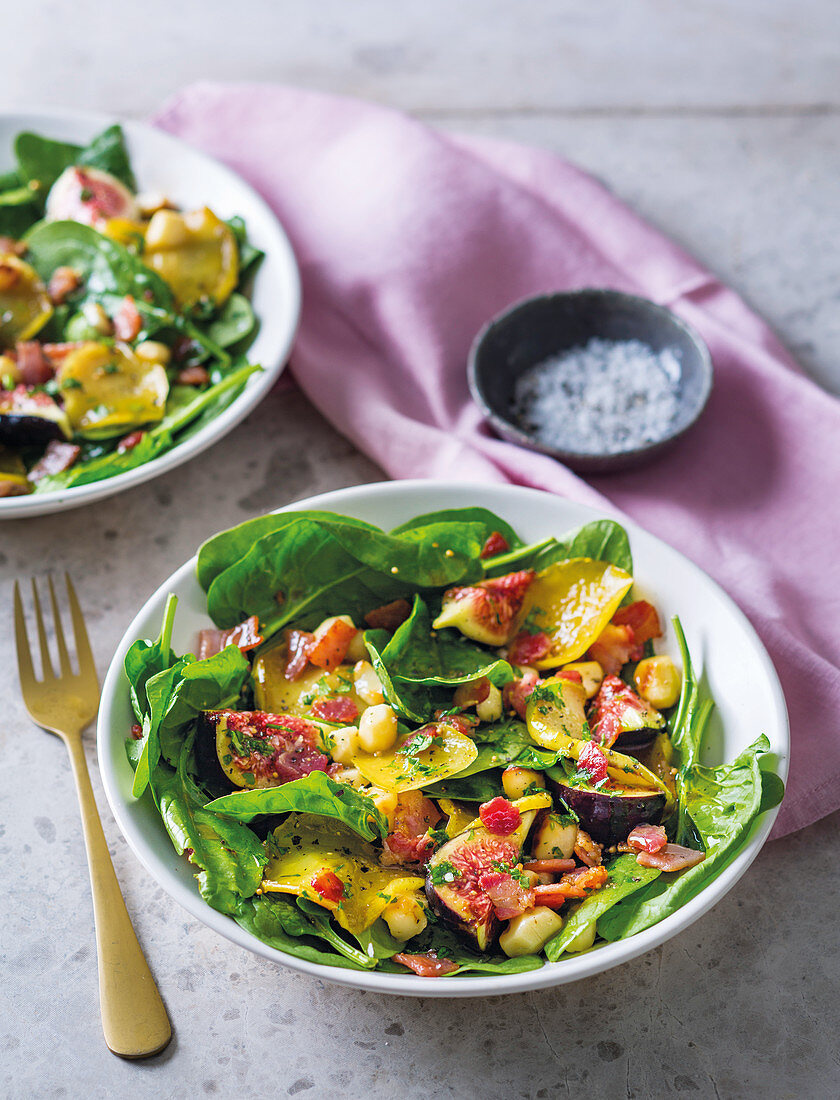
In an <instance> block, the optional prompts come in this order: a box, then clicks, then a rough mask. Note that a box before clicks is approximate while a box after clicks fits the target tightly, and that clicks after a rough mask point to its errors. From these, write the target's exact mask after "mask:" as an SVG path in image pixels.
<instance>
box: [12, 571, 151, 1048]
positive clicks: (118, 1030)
mask: <svg viewBox="0 0 840 1100" xmlns="http://www.w3.org/2000/svg"><path fill="white" fill-rule="evenodd" d="M65 580H66V582H67V598H68V602H69V606H70V617H71V619H72V622H73V633H74V636H75V641H76V659H77V663H78V666H79V671H78V673H77V674H76V673H74V672H73V671H72V668H71V666H70V655H69V653H68V651H67V643H66V641H65V639H64V631H63V629H62V625H61V616H60V614H59V610H58V601H57V600H56V596H55V589H54V587H53V582H52V577H50V578H49V579H48V583H49V592H50V603H51V604H52V613H53V622H54V631H55V641H56V646H57V648H58V663H59V670H60V671H59V675H58V676H56V674H55V673H54V672H53V666H52V661H51V660H50V651H49V648H48V645H47V633H46V630H45V628H44V617H43V615H42V614H41V601H40V599H39V598H38V588H37V585H36V584H35V581H34V579H33V581H32V602H33V604H34V608H35V622H36V624H37V628H38V647H39V649H40V653H41V668H42V675H43V679H42V680H36V679H35V670H34V668H33V664H32V654H31V651H30V649H29V638H28V637H27V633H26V621H25V619H24V614H23V600H22V599H21V594H20V586H19V585H18V583H17V582H15V642H16V644H17V658H18V671H19V673H20V686H21V690H22V692H23V701H24V703H25V705H26V709H27V710H28V711H29V715H30V717H31V718H32V721H33V722H35V723H37V724H38V725H39V726H41V727H42V728H43V729H46V730H51V731H52V732H53V733H56V734H58V736H59V737H60V738H61V740H62V741H63V742H64V744H65V745H66V746H67V750H68V752H69V753H70V762H71V764H72V765H73V775H74V777H75V779H76V791H77V793H78V796H79V807H80V809H81V813H82V829H83V832H84V836H85V847H86V848H87V856H88V866H89V868H90V884H91V891H92V893H93V918H94V923H95V926H96V953H97V958H98V960H99V1007H100V1012H101V1015H102V1030H103V1031H104V1033H105V1042H106V1043H107V1044H108V1046H109V1048H110V1049H111V1050H112V1051H113V1052H114V1054H119V1055H120V1056H121V1057H122V1058H147V1057H149V1056H150V1055H152V1054H158V1053H159V1052H160V1051H161V1050H163V1048H164V1047H165V1046H166V1044H167V1043H168V1042H169V1040H170V1038H171V1035H172V1029H171V1027H170V1024H169V1017H168V1016H167V1014H166V1009H165V1008H164V1005H163V1001H162V1000H161V997H160V993H159V992H158V989H157V986H156V985H155V980H154V978H153V977H152V973H151V971H150V970H149V966H148V963H147V962H146V960H145V958H144V957H143V951H142V948H141V947H140V944H139V943H138V942H137V936H136V935H135V932H134V929H133V927H132V925H131V918H130V917H129V915H128V912H127V910H126V907H125V902H124V901H123V896H122V894H121V893H120V886H119V883H118V882H117V876H116V875H115V874H114V866H113V864H112V863H111V856H110V854H109V852H108V845H107V843H106V841H105V834H104V833H103V832H102V822H101V821H100V819H99V812H98V811H97V809H96V801H95V799H94V797H93V788H92V787H91V785H90V775H89V774H88V770H87V764H86V762H85V752H84V749H83V747H82V730H83V729H85V727H86V726H88V725H89V724H90V723H91V722H92V721H93V718H94V717H95V715H96V711H97V708H98V706H99V680H98V679H97V676H96V666H95V665H94V662H93V653H92V652H91V648H90V642H89V641H88V635H87V630H86V629H85V620H84V618H83V616H82V610H81V608H80V607H79V601H78V600H77V598H76V593H75V591H74V589H73V585H72V583H71V581H70V578H69V576H67V574H66V573H65Z"/></svg>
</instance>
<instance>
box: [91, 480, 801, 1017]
mask: <svg viewBox="0 0 840 1100" xmlns="http://www.w3.org/2000/svg"><path fill="white" fill-rule="evenodd" d="M479 488H480V489H482V490H487V491H491V492H492V493H493V494H494V495H496V496H499V497H502V498H504V497H507V498H508V499H510V500H513V499H514V498H516V499H517V500H520V501H521V500H523V499H524V500H528V499H530V500H531V501H532V502H533V504H534V507H535V510H536V512H537V514H539V510H540V505H541V504H543V502H544V500H545V498H546V497H554V496H555V494H552V493H546V492H544V491H542V490H538V489H530V488H525V487H522V486H514V485H495V484H493V485H482V486H478V485H476V484H475V483H474V482H463V481H456V482H449V481H442V480H436V479H412V480H406V481H396V482H394V481H385V482H375V483H372V484H366V485H357V486H352V487H348V488H345V489H337V490H331V491H328V492H325V493H320V494H318V495H316V496H314V497H307V498H304V499H301V500H299V501H295V502H293V503H291V504H287V505H284V506H283V507H281V508H277V509H274V512H286V511H300V510H302V509H305V508H312V507H315V508H319V509H323V510H330V509H343V510H345V512H346V513H350V514H352V509H353V508H354V506H356V505H357V504H359V503H360V504H361V505H362V506H363V507H364V505H365V504H366V503H367V502H368V501H370V500H371V499H373V500H376V499H377V498H380V497H387V496H388V495H390V494H394V493H399V494H401V495H403V496H407V497H409V498H410V497H412V496H422V495H423V494H425V493H428V492H429V491H430V490H440V491H444V490H445V491H446V492H447V493H451V492H453V491H454V492H456V493H459V492H462V493H464V494H465V495H467V499H469V498H470V497H472V498H474V497H475V494H476V490H477V489H479ZM569 503H571V504H573V505H574V507H575V508H576V509H577V510H578V511H579V512H580V513H581V514H582V515H584V516H587V515H588V516H589V517H590V518H593V519H598V518H604V517H605V516H606V517H609V518H613V517H615V518H617V519H618V520H619V522H621V523H622V524H623V525H624V526H625V527H626V529H627V531H628V534H629V535H630V537H631V541H632V539H633V538H634V537H636V538H638V537H642V538H643V539H647V540H652V542H653V544H654V545H655V548H657V549H658V550H660V551H661V550H663V549H664V550H665V551H666V552H667V553H668V554H673V555H677V556H678V557H679V558H680V559H681V561H682V564H683V565H684V566H685V567H686V568H687V570H688V572H689V573H690V574H692V575H693V576H694V577H695V578H696V579H698V580H699V581H701V582H702V583H703V584H709V585H711V586H712V587H713V588H714V589H715V590H716V595H717V596H718V597H719V598H720V600H721V601H722V603H723V604H724V605H725V607H726V608H727V610H728V611H729V613H730V614H732V615H733V616H734V617H735V618H736V619H737V620H738V621H739V623H740V625H741V627H742V628H743V630H744V636H745V638H746V640H747V641H748V642H750V643H751V645H752V648H753V649H754V651H755V653H756V656H757V658H758V660H759V663H760V665H761V667H762V670H763V672H764V674H765V676H766V677H767V683H768V687H769V692H770V698H771V701H772V706H773V711H774V715H775V729H774V730H769V729H768V730H767V731H766V732H767V733H768V736H769V737H770V740H771V744H773V747H774V751H775V752H776V753H777V771H778V773H779V775H780V776H781V778H782V779H783V780H786V779H787V773H788V762H789V754H790V733H789V721H788V714H787V707H786V704H785V699H784V695H783V693H782V688H781V684H780V683H779V679H778V676H777V674H776V670H775V668H774V666H773V662H772V660H771V659H770V656H769V654H768V653H767V650H766V649H765V648H764V645H763V643H762V642H761V640H760V638H759V637H758V634H757V633H756V631H755V628H754V627H753V626H752V624H751V623H750V621H749V619H747V617H746V615H745V614H744V613H743V611H741V609H740V608H739V607H738V605H737V604H736V603H735V601H734V600H733V599H732V598H731V597H730V596H729V595H728V594H727V593H726V592H725V591H724V590H723V589H722V588H721V587H720V586H719V585H718V584H717V582H716V581H714V580H712V578H711V577H709V576H708V574H706V573H705V572H704V571H703V570H702V569H701V568H700V567H699V566H697V565H695V564H694V563H693V562H692V561H691V560H690V559H689V558H686V557H685V556H684V555H683V554H681V553H680V552H679V551H678V550H675V549H674V548H673V547H671V546H669V545H668V544H667V543H666V542H664V540H662V539H660V538H658V537H657V536H655V535H652V534H651V533H650V532H648V531H646V530H645V529H644V528H643V527H641V526H640V525H639V524H637V523H635V522H634V521H632V520H629V519H627V518H626V517H624V516H622V515H621V514H620V513H618V512H617V511H616V510H612V511H611V510H610V509H601V508H595V507H593V506H592V505H588V504H582V503H578V502H569ZM495 507H496V508H497V509H498V510H502V509H503V507H504V501H502V503H501V504H498V505H496V506H495ZM195 565H196V555H193V557H191V558H190V559H189V560H188V561H187V562H185V563H184V564H183V565H182V566H181V567H180V568H178V569H177V570H176V571H175V572H174V573H172V574H171V575H170V577H168V578H167V579H166V580H165V581H164V582H163V583H162V584H161V585H159V587H158V588H157V589H156V590H155V592H154V593H152V595H151V596H150V597H149V598H148V599H147V600H146V601H145V603H144V604H143V605H142V607H141V608H140V610H139V611H138V612H137V614H136V615H135V616H134V618H133V619H132V621H131V623H130V624H129V626H128V628H127V629H126V631H125V634H124V635H123V637H122V639H121V641H120V643H119V645H118V647H117V649H116V652H115V654H114V657H113V658H112V660H111V664H110V666H109V668H108V672H107V674H106V676H105V680H104V683H103V687H102V698H101V703H100V709H99V715H98V720H97V757H98V762H99V770H100V774H101V777H102V783H103V787H104V790H105V795H106V797H107V800H108V803H109V805H110V807H111V810H112V812H113V814H114V818H115V819H116V822H117V825H118V827H119V829H120V831H121V832H122V834H123V836H124V837H125V839H126V841H127V842H128V845H129V847H130V848H131V849H132V851H133V852H134V854H135V855H136V856H137V858H138V859H139V860H140V862H141V864H142V865H143V866H144V867H145V868H146V870H147V871H148V872H149V874H150V875H151V876H152V878H153V879H154V881H155V882H156V883H157V884H158V885H159V886H160V887H161V888H162V889H163V890H164V891H165V892H166V893H167V894H169V896H170V897H171V898H173V900H175V901H176V902H178V904H179V905H181V906H182V908H184V909H186V910H187V912H188V913H190V914H191V915H192V916H193V917H195V918H196V919H198V920H199V921H201V922H202V923H203V924H205V925H207V926H208V927H209V928H211V929H212V930H213V931H215V932H218V933H219V934H220V935H222V936H223V937H225V938H226V939H228V940H230V941H231V942H233V943H235V944H237V945H238V946H240V947H243V948H246V949H247V950H250V951H252V952H254V953H255V954H257V955H260V956H261V957H263V958H265V959H267V960H270V961H272V962H275V963H280V964H281V965H283V966H286V967H288V968H289V969H292V970H295V971H299V972H301V973H304V974H308V975H310V976H313V977H317V978H320V979H321V980H323V981H327V982H332V983H334V984H338V985H346V986H351V987H353V988H356V989H363V990H367V991H370V992H376V993H389V994H395V995H404V996H417V997H473V996H489V995H497V994H501V993H521V992H526V991H529V990H535V989H545V988H549V987H552V986H555V985H561V984H565V983H567V982H571V981H577V980H581V979H584V978H588V977H594V976H596V975H598V974H600V973H602V972H604V971H606V970H609V969H611V968H612V967H614V966H618V965H620V964H621V963H624V962H629V961H631V960H632V959H634V958H637V957H638V956H639V955H642V954H644V953H645V952H646V951H649V950H651V949H652V948H654V947H657V946H658V945H659V944H661V943H664V942H665V941H666V940H669V939H671V938H672V937H673V936H674V935H676V934H677V933H679V932H681V931H684V930H685V929H686V928H688V927H689V926H690V925H691V924H693V923H694V922H695V921H696V920H697V919H699V918H700V917H701V916H702V915H703V914H704V913H706V912H707V911H708V910H709V909H711V908H712V907H713V906H714V905H715V904H716V903H717V902H718V901H719V900H720V899H721V898H722V897H723V896H724V895H725V894H726V893H728V891H729V890H730V889H731V888H732V887H733V886H734V885H735V884H736V883H737V881H738V880H739V879H740V878H741V876H742V875H743V874H744V873H745V872H746V870H747V869H748V868H749V866H750V864H751V863H752V862H753V860H754V859H755V858H756V856H757V855H758V853H759V851H760V850H761V848H762V846H763V845H764V842H765V841H766V839H767V837H768V835H769V833H770V830H771V829H772V827H773V823H774V821H775V819H776V816H777V814H778V812H779V807H774V808H773V809H772V810H769V811H765V813H764V815H763V817H762V819H761V820H760V821H759V822H758V823H757V824H755V825H754V826H753V828H752V830H751V831H750V833H749V834H748V836H747V838H746V840H745V842H744V844H743V845H742V847H741V849H740V850H739V851H738V852H737V854H736V855H735V856H734V858H733V859H732V860H731V862H730V863H728V864H727V865H726V866H725V867H724V868H723V870H722V871H721V872H720V873H719V874H718V875H717V876H716V877H715V878H713V879H712V881H711V882H710V883H709V884H708V885H707V886H705V887H704V888H703V889H702V890H701V891H700V893H699V894H697V895H696V896H695V897H693V898H692V899H690V900H689V901H688V902H686V904H685V905H683V906H681V907H680V908H679V909H678V910H677V911H676V912H675V913H672V914H671V916H669V917H666V918H665V919H664V920H662V921H660V922H659V923H658V924H654V925H652V926H651V927H650V928H647V929H645V930H644V931H642V932H639V933H637V934H636V935H634V936H631V937H629V938H628V939H626V940H617V941H615V942H614V943H610V944H606V945H603V946H601V947H598V948H597V949H596V950H593V951H590V952H586V953H583V954H581V955H575V956H571V957H566V958H564V959H561V960H560V961H559V962H556V963H550V962H547V963H545V964H544V965H543V966H542V967H541V968H540V969H538V970H530V971H525V972H523V973H518V974H503V975H497V974H489V975H477V976H472V977H463V978H458V979H457V981H456V980H455V979H453V980H452V981H441V980H440V979H436V978H420V977H417V976H415V975H411V974H407V975H401V974H387V973H382V972H379V971H355V970H346V969H341V968H338V967H331V966H327V965H325V964H323V963H313V962H309V961H307V960H305V959H300V958H297V957H295V956H291V955H286V954H285V953H283V952H281V951H279V950H277V949H275V948H272V947H269V946H268V945H267V944H265V943H263V942H262V941H261V940H258V939H257V938H256V937H255V936H252V935H251V934H250V933H249V932H246V931H245V930H244V929H243V928H240V926H239V925H238V924H236V923H235V922H234V921H233V919H232V918H230V917H228V916H227V915H225V914H223V913H220V912H217V911H216V910H214V909H212V908H211V907H210V906H209V905H207V903H206V902H205V901H204V900H203V898H202V897H201V896H200V894H199V893H198V891H197V890H196V889H195V888H194V886H193V884H192V882H190V884H189V886H187V884H186V883H184V882H183V881H181V880H180V879H178V878H177V877H176V876H175V875H174V874H172V873H171V872H170V871H169V869H168V868H167V867H166V866H165V865H164V864H163V863H162V862H161V859H160V857H159V856H158V855H157V854H156V853H155V852H154V849H153V846H152V845H151V844H150V843H149V842H148V840H147V838H146V836H145V834H144V831H143V829H142V828H140V827H139V826H137V824H136V823H135V822H134V821H133V820H132V818H131V816H130V814H129V813H128V807H129V805H130V802H129V801H128V800H126V799H124V797H123V795H122V794H121V792H120V787H119V777H118V774H117V770H116V766H117V761H118V760H119V763H120V766H121V767H123V768H124V766H125V759H124V752H123V747H122V746H123V738H122V737H120V738H119V739H118V742H117V741H116V740H115V738H113V737H112V734H111V728H112V723H111V713H112V711H113V710H114V708H115V707H119V706H120V702H121V700H120V696H121V695H122V702H123V703H124V701H125V696H126V695H127V691H128V682H127V680H126V677H125V673H124V670H123V661H124V658H125V654H126V651H127V650H128V647H129V646H130V645H131V643H132V642H133V641H134V640H135V639H136V638H137V637H139V636H140V633H141V632H142V631H143V630H144V628H143V626H142V621H143V620H144V618H145V617H146V615H147V614H148V612H149V610H150V609H151V607H152V606H156V605H159V609H160V610H162V607H163V603H164V602H165V599H166V596H167V594H168V592H170V591H177V590H178V588H179V586H181V585H182V584H184V583H185V582H187V581H188V580H194V579H195ZM118 753H121V754H122V758H121V757H118V755H117V754H118Z"/></svg>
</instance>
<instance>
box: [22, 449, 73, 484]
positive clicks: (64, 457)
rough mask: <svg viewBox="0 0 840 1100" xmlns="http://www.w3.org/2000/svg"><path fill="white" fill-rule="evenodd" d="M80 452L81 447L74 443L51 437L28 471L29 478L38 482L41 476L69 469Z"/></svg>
mask: <svg viewBox="0 0 840 1100" xmlns="http://www.w3.org/2000/svg"><path fill="white" fill-rule="evenodd" d="M80 453H81V447H78V446H76V444H75V443H64V442H62V441H61V440H59V439H51V440H50V441H49V443H48V444H47V449H46V450H45V451H44V453H43V454H42V455H41V457H40V458H39V459H38V461H37V462H36V463H35V465H34V466H33V467H32V469H31V470H30V471H29V480H30V481H34V482H38V481H40V480H41V478H43V477H50V476H52V475H53V474H60V473H62V471H64V470H69V469H70V467H71V466H72V465H73V463H74V462H75V461H76V459H77V458H78V457H79V454H80Z"/></svg>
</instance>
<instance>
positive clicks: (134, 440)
mask: <svg viewBox="0 0 840 1100" xmlns="http://www.w3.org/2000/svg"><path fill="white" fill-rule="evenodd" d="M145 434H146V433H145V432H129V433H128V435H126V436H123V438H122V439H121V440H120V441H119V443H118V444H117V454H118V455H122V454H125V452H126V451H133V450H134V448H135V447H136V446H137V444H138V443H139V442H140V440H141V439H142V438H143V436H144V435H145Z"/></svg>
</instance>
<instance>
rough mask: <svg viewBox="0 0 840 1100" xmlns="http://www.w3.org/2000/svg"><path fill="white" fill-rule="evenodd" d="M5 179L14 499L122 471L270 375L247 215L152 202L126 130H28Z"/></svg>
mask: <svg viewBox="0 0 840 1100" xmlns="http://www.w3.org/2000/svg"><path fill="white" fill-rule="evenodd" d="M14 152H15V158H16V161H17V166H16V167H15V168H14V169H12V170H11V171H9V172H5V173H0V497H4V496H22V495H26V494H29V493H48V492H53V491H55V490H58V489H68V488H71V487H73V486H77V485H86V484H89V483H91V482H95V481H100V480H102V479H103V478H109V477H113V476H114V475H115V474H118V473H122V472H124V471H126V470H130V469H134V468H135V467H137V466H140V465H142V464H143V463H145V462H148V461H150V460H151V459H153V458H156V457H157V456H158V455H161V454H163V453H164V452H165V451H167V450H169V449H170V448H172V447H174V446H175V445H176V444H178V443H179V442H181V441H183V440H184V439H186V438H187V437H189V436H190V435H192V434H194V433H195V432H197V431H198V430H199V429H200V428H202V427H203V426H204V425H205V424H206V423H207V422H208V421H209V420H211V419H212V418H213V417H215V416H217V415H218V414H219V413H220V412H221V411H222V410H223V409H224V408H226V407H227V406H228V405H229V404H230V403H231V402H232V401H233V400H234V399H235V398H236V397H237V396H238V395H239V393H241V391H242V389H243V387H244V386H245V383H246V381H247V379H248V377H249V376H250V375H251V374H253V373H254V372H255V371H258V370H259V369H260V368H259V367H258V366H255V365H253V364H251V363H249V362H248V360H247V358H246V356H245V352H246V350H247V348H248V346H249V344H250V343H251V342H252V340H253V338H254V336H255V335H256V331H257V327H258V322H257V318H256V317H255V315H254V311H253V309H252V308H251V304H250V302H249V300H248V296H247V290H248V286H249V282H250V280H251V278H252V277H253V275H254V272H255V270H256V266H257V264H258V262H259V260H260V257H261V255H262V254H261V253H260V252H259V250H258V249H256V248H254V247H253V246H252V245H251V244H250V243H249V241H248V238H247V234H246V231H245V225H244V223H243V221H242V219H241V218H231V219H229V220H227V221H223V220H222V219H221V218H219V217H217V215H216V214H214V213H213V211H212V210H210V209H209V208H208V207H206V206H204V207H199V208H198V209H194V210H189V211H182V210H178V209H176V208H175V207H174V206H173V204H172V203H171V202H170V201H169V200H168V199H167V198H166V196H165V195H150V194H146V195H144V194H142V193H139V194H138V193H137V183H136V181H135V179H134V174H133V172H132V169H131V164H130V161H129V156H128V150H127V148H126V144H125V141H124V137H123V132H122V129H121V128H120V127H119V126H111V127H109V128H108V129H107V130H105V131H104V132H103V133H101V134H99V135H98V136H97V137H95V138H94V139H93V141H91V142H90V144H89V145H87V146H84V147H82V146H78V145H71V144H67V143H65V142H60V141H53V140H50V139H49V138H46V137H41V136H40V135H38V134H34V133H21V134H18V136H17V138H16V140H15V146H14Z"/></svg>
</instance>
